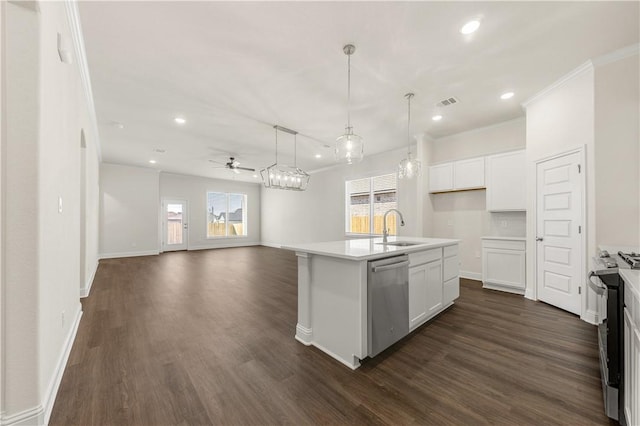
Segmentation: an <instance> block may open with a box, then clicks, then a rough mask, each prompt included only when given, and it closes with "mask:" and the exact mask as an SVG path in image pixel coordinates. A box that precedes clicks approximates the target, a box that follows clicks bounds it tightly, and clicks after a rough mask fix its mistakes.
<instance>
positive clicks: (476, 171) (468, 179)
mask: <svg viewBox="0 0 640 426" xmlns="http://www.w3.org/2000/svg"><path fill="white" fill-rule="evenodd" d="M484 187H485V178H484V157H478V158H470V159H468V160H458V161H452V162H450V163H443V164H438V165H435V166H430V167H429V192H447V191H462V190H466V189H480V188H484Z"/></svg>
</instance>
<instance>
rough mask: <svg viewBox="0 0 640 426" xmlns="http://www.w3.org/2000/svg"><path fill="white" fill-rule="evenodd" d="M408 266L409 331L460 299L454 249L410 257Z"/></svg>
mask: <svg viewBox="0 0 640 426" xmlns="http://www.w3.org/2000/svg"><path fill="white" fill-rule="evenodd" d="M443 252H444V257H443ZM447 256H448V257H447ZM409 263H410V264H409V329H410V330H413V329H414V328H416V327H417V326H419V325H420V324H422V323H423V322H425V321H426V320H427V319H429V318H431V317H432V316H434V315H436V314H437V313H438V312H440V311H442V309H443V308H444V307H445V306H448V305H449V304H451V302H453V301H454V300H455V299H456V298H458V296H459V295H460V287H459V278H458V256H457V246H455V250H452V249H451V248H450V247H444V249H443V248H438V249H432V250H427V251H424V252H418V253H411V254H409Z"/></svg>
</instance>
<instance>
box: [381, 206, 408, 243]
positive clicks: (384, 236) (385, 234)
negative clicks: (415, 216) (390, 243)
mask: <svg viewBox="0 0 640 426" xmlns="http://www.w3.org/2000/svg"><path fill="white" fill-rule="evenodd" d="M391 212H396V213H398V215H399V216H400V226H404V217H402V213H400V210H398V209H389V210H387V211H386V212H385V213H384V217H383V218H382V227H383V228H384V230H383V231H382V242H383V243H386V242H387V237H388V236H389V230H388V229H387V215H388V214H389V213H391Z"/></svg>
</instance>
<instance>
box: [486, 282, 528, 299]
mask: <svg viewBox="0 0 640 426" xmlns="http://www.w3.org/2000/svg"><path fill="white" fill-rule="evenodd" d="M482 288H486V289H489V290H496V291H504V292H505V293H513V294H519V295H521V296H522V295H523V294H524V292H525V289H523V288H516V287H509V286H506V285H505V286H503V285H497V284H493V283H484V282H483V283H482Z"/></svg>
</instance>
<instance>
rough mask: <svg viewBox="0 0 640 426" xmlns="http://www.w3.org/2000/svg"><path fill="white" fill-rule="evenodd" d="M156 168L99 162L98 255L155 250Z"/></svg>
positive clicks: (156, 245)
mask: <svg viewBox="0 0 640 426" xmlns="http://www.w3.org/2000/svg"><path fill="white" fill-rule="evenodd" d="M159 209H160V174H159V172H158V170H155V169H150V168H143V167H131V166H123V165H119V164H109V163H102V164H101V165H100V244H99V247H100V249H99V250H100V257H101V258H109V257H126V256H144V255H150V254H158V252H159V241H160V239H159V220H158V218H159V211H160V210H159Z"/></svg>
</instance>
